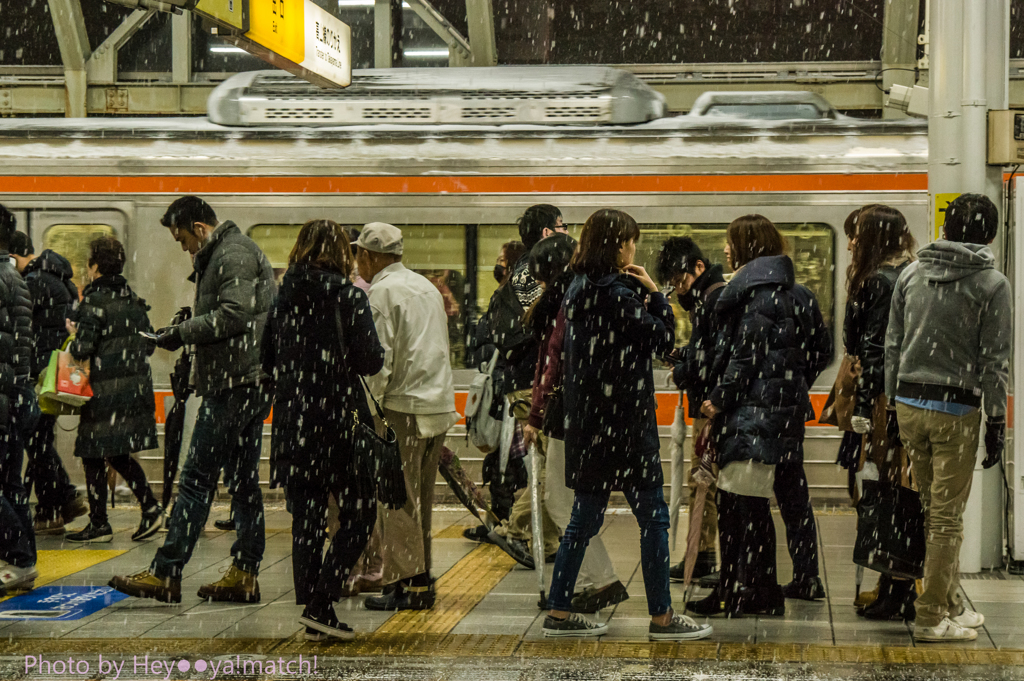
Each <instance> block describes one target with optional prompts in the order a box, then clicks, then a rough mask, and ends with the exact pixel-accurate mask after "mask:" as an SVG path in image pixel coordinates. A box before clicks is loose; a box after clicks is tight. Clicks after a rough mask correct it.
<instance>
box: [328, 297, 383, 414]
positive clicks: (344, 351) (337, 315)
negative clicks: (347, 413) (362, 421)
mask: <svg viewBox="0 0 1024 681" xmlns="http://www.w3.org/2000/svg"><path fill="white" fill-rule="evenodd" d="M334 320H335V323H336V324H337V326H338V344H339V345H340V346H341V368H342V369H344V370H345V375H346V376H349V377H351V376H352V373H351V372H350V371H349V370H348V360H347V357H346V356H347V355H348V346H347V345H346V343H345V325H344V324H343V323H342V321H341V306H340V305H335V306H334ZM359 380H360V381H361V382H362V384H363V390H364V391H366V394H367V395H369V396H370V399H371V400H372V401H373V406H374V407H376V409H377V416H378V417H380V420H381V421H383V422H384V426H385V427H388V428H390V426H389V425H388V420H387V419H386V418H384V410H383V409H381V407H380V402H378V401H377V398H376V397H374V396H373V391H371V390H370V387H369V386H368V385H366V379H365V378H364V377H363V376H362V375H360V376H359ZM346 401H347V402H348V409H350V410H351V411H352V415H353V417H354V418H355V420H356V421H357V422H358V421H359V410H358V409H357V408H356V404H355V395H354V394H353V393H352V392H351V391H349V393H348V395H347V400H346Z"/></svg>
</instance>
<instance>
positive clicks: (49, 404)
mask: <svg viewBox="0 0 1024 681" xmlns="http://www.w3.org/2000/svg"><path fill="white" fill-rule="evenodd" d="M72 339H74V336H69V337H68V339H67V340H66V341H64V344H63V345H62V346H61V347H60V350H54V351H53V352H51V353H50V362H49V363H48V364H47V365H46V371H44V372H43V373H42V374H40V375H39V383H37V384H36V394H37V395H38V396H39V411H41V412H43V413H44V414H49V415H50V416H74V415H77V414H78V413H79V412H80V411H81V410H82V405H83V404H85V402H86V401H87V400H88V398H82V397H79V396H77V395H66V394H64V393H58V392H57V369H58V364H59V360H60V353H61V352H62V351H64V350H66V349H67V347H68V345H69V344H70V343H71V341H72Z"/></svg>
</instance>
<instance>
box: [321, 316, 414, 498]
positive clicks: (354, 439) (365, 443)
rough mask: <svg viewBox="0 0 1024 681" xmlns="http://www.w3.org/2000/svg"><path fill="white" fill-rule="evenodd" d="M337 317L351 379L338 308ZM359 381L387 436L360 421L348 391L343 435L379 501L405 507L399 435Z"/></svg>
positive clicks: (359, 468) (342, 358) (361, 475)
mask: <svg viewBox="0 0 1024 681" xmlns="http://www.w3.org/2000/svg"><path fill="white" fill-rule="evenodd" d="M334 316H335V320H336V322H337V325H338V341H339V342H340V343H341V366H342V369H344V371H345V375H346V376H351V375H352V374H351V373H350V372H349V370H348V362H347V360H346V355H347V346H346V344H345V331H344V327H343V325H342V323H341V310H340V309H339V308H335V310H334ZM359 380H360V381H361V382H362V384H363V390H365V391H366V394H367V395H369V397H370V400H372V401H373V406H374V407H375V408H376V409H377V416H378V418H380V421H381V423H382V424H383V425H384V434H383V435H380V434H378V433H377V430H376V428H374V424H372V423H363V422H362V421H360V420H359V410H358V409H356V405H355V403H354V400H355V394H354V391H352V390H347V391H345V395H346V399H345V401H346V403H347V404H346V407H345V412H346V414H345V419H346V421H348V423H346V424H345V428H344V432H346V433H347V434H348V435H349V437H348V441H349V442H348V444H349V446H350V447H351V449H352V458H353V460H354V461H355V464H356V465H355V468H356V471H358V475H359V476H360V477H367V478H369V479H370V480H372V481H373V485H374V488H375V490H376V495H377V501H378V502H380V503H381V504H383V505H384V506H386V507H387V508H390V509H399V508H402V507H403V506H405V504H406V502H407V501H408V500H409V496H408V494H407V493H406V490H405V471H404V470H403V466H402V456H401V454H400V453H399V451H398V436H397V435H396V434H395V430H394V429H393V428H392V427H391V425H390V424H389V423H388V420H387V419H386V418H384V410H383V409H381V407H380V403H379V402H377V398H375V397H374V396H373V393H372V392H370V388H369V386H367V385H366V379H365V378H363V377H362V376H360V377H359Z"/></svg>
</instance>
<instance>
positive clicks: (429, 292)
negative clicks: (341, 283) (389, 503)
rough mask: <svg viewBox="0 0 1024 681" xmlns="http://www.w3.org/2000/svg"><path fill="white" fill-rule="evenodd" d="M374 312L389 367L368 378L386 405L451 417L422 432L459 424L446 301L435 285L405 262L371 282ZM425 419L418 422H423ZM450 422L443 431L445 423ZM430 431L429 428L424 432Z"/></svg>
mask: <svg viewBox="0 0 1024 681" xmlns="http://www.w3.org/2000/svg"><path fill="white" fill-rule="evenodd" d="M370 310H371V311H372V313H373V323H374V325H375V326H376V327H377V336H378V337H379V338H380V344H381V345H382V346H384V367H383V368H382V369H381V370H380V373H378V374H377V375H375V376H372V377H370V378H369V379H368V380H367V383H368V385H369V386H370V391H371V392H372V393H373V395H374V397H376V398H377V399H378V400H380V402H381V405H382V406H384V407H386V408H388V409H391V410H392V411H397V412H401V413H403V414H416V415H418V416H426V415H448V416H447V418H445V417H442V418H440V419H423V421H424V425H426V423H428V422H435V425H433V427H430V428H427V429H426V430H428V431H431V430H440V432H437V433H431V432H425V433H421V434H420V436H421V437H432V436H433V435H438V434H440V433H443V432H444V431H446V430H448V427H450V426H451V425H453V424H454V423H455V421H457V420H458V414H457V413H456V412H455V388H454V386H453V384H452V367H451V362H450V360H449V357H448V317H447V316H446V315H445V311H444V300H443V299H442V298H441V294H440V292H438V290H437V288H436V287H435V286H434V285H433V284H431V283H430V281H429V280H428V279H427V278H426V277H424V276H422V275H419V274H416V273H415V272H413V271H412V270H410V269H407V268H406V267H405V265H403V264H402V263H400V262H397V263H394V264H393V265H388V266H387V267H385V268H384V269H382V270H381V271H380V272H378V273H377V275H376V276H375V277H374V278H373V281H371V282H370ZM419 421H420V419H417V422H419ZM439 421H443V422H444V423H447V426H444V428H443V429H441V423H439ZM419 429H420V430H424V428H419Z"/></svg>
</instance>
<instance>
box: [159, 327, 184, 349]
mask: <svg viewBox="0 0 1024 681" xmlns="http://www.w3.org/2000/svg"><path fill="white" fill-rule="evenodd" d="M156 334H157V336H156V346H157V347H158V348H160V349H161V350H169V351H170V352H174V351H175V350H180V349H181V348H182V347H183V346H184V345H185V341H183V340H182V339H181V328H180V327H177V326H168V327H167V328H164V329H160V330H158V331H157V332H156Z"/></svg>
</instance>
